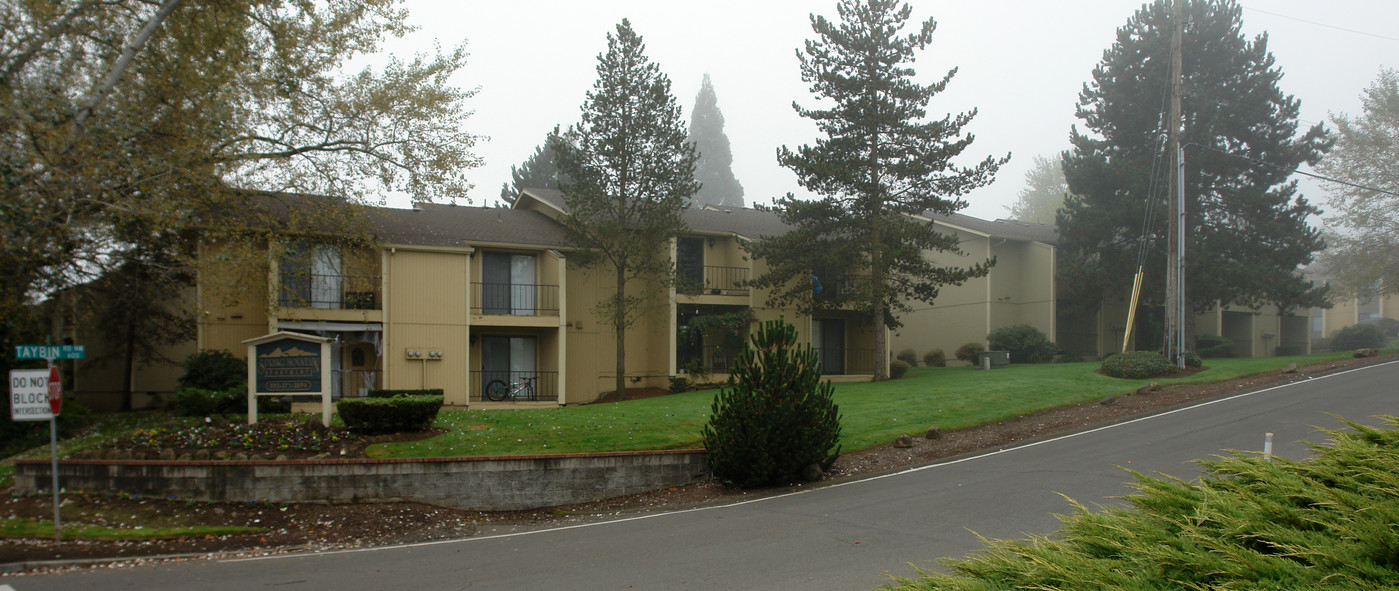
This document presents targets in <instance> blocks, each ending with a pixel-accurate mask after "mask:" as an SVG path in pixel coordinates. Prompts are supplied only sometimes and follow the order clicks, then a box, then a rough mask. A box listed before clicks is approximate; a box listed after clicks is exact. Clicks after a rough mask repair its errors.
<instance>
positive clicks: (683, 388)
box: [670, 376, 690, 394]
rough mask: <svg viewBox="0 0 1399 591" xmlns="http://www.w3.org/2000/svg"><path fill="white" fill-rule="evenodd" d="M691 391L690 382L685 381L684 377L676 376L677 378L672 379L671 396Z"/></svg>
mask: <svg viewBox="0 0 1399 591" xmlns="http://www.w3.org/2000/svg"><path fill="white" fill-rule="evenodd" d="M689 391H690V380H687V379H685V377H684V376H675V377H673V378H670V393H671V394H679V393H681V392H689Z"/></svg>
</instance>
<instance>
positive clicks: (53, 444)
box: [48, 359, 63, 542]
mask: <svg viewBox="0 0 1399 591" xmlns="http://www.w3.org/2000/svg"><path fill="white" fill-rule="evenodd" d="M48 361H49V379H50V380H52V379H53V377H54V376H56V375H57V373H56V372H55V371H54V365H53V360H52V359H50V360H48ZM59 387H60V388H62V386H61V385H60V386H59ZM48 390H49V392H53V384H48ZM50 396H52V394H50ZM50 408H52V403H50ZM49 456H50V457H49V461H50V463H49V468H50V472H51V473H53V541H55V542H61V541H63V534H62V532H63V524H62V522H61V521H60V520H59V513H58V503H59V500H58V413H53V414H50V415H49Z"/></svg>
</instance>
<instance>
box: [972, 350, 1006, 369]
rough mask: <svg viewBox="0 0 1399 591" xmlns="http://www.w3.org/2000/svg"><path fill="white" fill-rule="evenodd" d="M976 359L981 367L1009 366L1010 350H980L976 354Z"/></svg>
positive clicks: (996, 367)
mask: <svg viewBox="0 0 1399 591" xmlns="http://www.w3.org/2000/svg"><path fill="white" fill-rule="evenodd" d="M976 361H977V365H979V366H981V369H999V368H1002V367H1010V351H982V352H980V353H977V354H976Z"/></svg>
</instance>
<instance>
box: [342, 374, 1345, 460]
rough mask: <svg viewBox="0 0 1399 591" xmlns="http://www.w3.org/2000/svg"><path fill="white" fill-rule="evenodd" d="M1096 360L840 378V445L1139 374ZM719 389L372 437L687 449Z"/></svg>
mask: <svg viewBox="0 0 1399 591" xmlns="http://www.w3.org/2000/svg"><path fill="white" fill-rule="evenodd" d="M1346 357H1349V354H1348V353H1330V354H1321V355H1309V356H1297V357H1270V358H1264V359H1210V360H1207V363H1206V366H1208V367H1209V369H1208V370H1206V371H1203V372H1200V373H1198V374H1195V375H1193V376H1190V377H1187V378H1179V379H1162V380H1154V381H1158V382H1160V383H1163V384H1173V383H1201V382H1216V381H1222V380H1228V379H1232V378H1236V377H1240V376H1246V375H1251V374H1256V373H1262V372H1266V371H1271V370H1275V369H1279V368H1282V367H1284V366H1286V365H1287V364H1288V363H1292V362H1296V363H1298V364H1299V365H1303V364H1307V363H1321V362H1325V361H1331V360H1335V359H1343V358H1346ZM1098 365H1099V364H1098V363H1096V362H1086V363H1063V364H1039V365H1012V366H1010V367H1009V368H1007V369H1001V370H995V371H990V372H985V371H979V370H976V369H972V368H967V367H956V368H932V367H919V368H914V369H912V370H910V372H909V374H908V375H906V376H905V377H904V378H902V379H899V380H892V381H888V382H882V383H877V384H876V383H853V384H836V403H837V404H838V405H840V410H841V414H842V415H843V419H842V422H841V425H842V433H843V436H842V438H841V441H842V446H843V448H844V450H845V451H853V450H858V449H863V448H866V447H871V446H875V445H879V444H883V443H888V442H889V441H892V440H893V439H894V438H895V437H898V436H899V435H904V434H908V435H921V434H922V433H923V432H924V431H925V430H927V428H928V427H929V426H931V425H937V426H938V427H941V428H943V429H957V428H962V427H968V426H972V425H979V424H983V423H989V422H995V421H999V420H1003V419H1007V418H1011V417H1015V416H1019V415H1022V414H1026V413H1030V412H1034V411H1037V410H1042V409H1046V408H1053V407H1056V406H1063V405H1067V404H1074V403H1078V402H1084V401H1089V400H1098V399H1100V398H1103V397H1106V396H1109V395H1112V394H1123V393H1127V392H1131V391H1133V390H1135V389H1137V388H1139V387H1141V385H1142V384H1143V383H1144V382H1143V381H1132V380H1119V379H1116V378H1109V377H1105V376H1101V375H1098V374H1096V373H1094V370H1096V369H1097V368H1098ZM717 392H718V390H703V391H699V392H686V393H684V394H675V395H670V396H661V397H657V398H648V399H642V400H634V401H629V402H625V403H622V404H594V405H585V406H577V407H568V408H550V409H528V410H449V411H443V412H442V413H441V414H440V415H439V416H438V419H437V423H436V426H438V427H445V428H448V429H450V430H451V431H450V432H449V433H447V434H444V435H441V436H438V437H434V438H432V439H427V440H423V441H416V442H410V443H395V444H378V445H374V446H372V447H371V448H370V449H369V452H370V455H371V456H373V457H384V458H400V457H440V456H479V455H515V454H540V453H569V452H591V451H626V450H645V449H684V448H697V447H700V437H699V433H700V428H701V427H702V426H703V425H704V423H705V422H706V421H707V420H708V418H709V408H710V403H711V402H712V401H713V399H714V395H715V393H717Z"/></svg>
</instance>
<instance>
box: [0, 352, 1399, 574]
mask: <svg viewBox="0 0 1399 591" xmlns="http://www.w3.org/2000/svg"><path fill="white" fill-rule="evenodd" d="M1396 363H1399V361H1386V362H1384V363H1376V364H1374V365H1367V366H1364V367H1357V368H1355V369H1347V370H1345V371H1338V372H1336V373H1332V374H1326V375H1324V376H1320V377H1317V378H1310V379H1307V380H1303V381H1298V382H1290V383H1287V384H1281V385H1278V386H1272V387H1269V388H1264V389H1262V390H1254V391H1252V392H1244V393H1241V394H1235V395H1233V396H1228V397H1225V398H1219V399H1215V400H1210V401H1207V402H1201V403H1200V404H1193V405H1191V406H1186V407H1182V408H1177V409H1175V410H1168V411H1166V412H1162V413H1157V414H1154V415H1148V416H1144V417H1137V418H1135V419H1131V420H1127V421H1122V422H1120V423H1113V424H1111V425H1104V426H1102V427H1096V428H1093V429H1088V430H1086V431H1077V432H1074V433H1069V434H1068V435H1060V436H1058V437H1052V438H1049V439H1042V440H1039V441H1032V442H1030V443H1025V444H1022V445H1017V446H1015V447H1007V448H1004V449H998V450H996V451H992V452H987V453H984V454H978V455H975V456H968V457H965V458H959V459H956V460H949V461H946V462H939V463H936V464H928V465H926V466H919V467H917V468H909V469H907V470H901V471H899V472H890V473H888V474H881V475H879V476H871V477H869V478H862V479H860V480H851V481H848V482H841V483H839V484H831V485H827V486H819V487H815V488H810V489H806V490H799V491H795V492H790V493H784V494H780V495H773V496H770V497H762V498H758V499H749V500H746V501H737V502H733V503H728V504H724V505H713V506H709V507H696V508H693V509H682V510H680V511H667V512H665V513H652V514H648V515H637V516H635V517H624V518H622V519H612V520H608V521H596V522H592V523H579V524H576V525H565V526H561V527H551V528H546V529H537V530H531V531H522V532H515V533H508V534H494V535H489V536H480V537H472V538H457V539H453V540H435V541H431V542H417V543H413V544H397V545H393V546H375V547H373V548H350V549H346V550H330V551H326V552H315V553H301V554H276V555H270V556H251V557H247V558H227V559H220V560H218V562H251V561H256V560H278V559H287V558H315V557H320V556H332V555H336V554H353V553H358V552H376V551H380V550H398V549H403V548H422V547H426V546H440V545H443V544H461V543H469V542H480V541H486V540H498V539H501V538H514V537H521V536H533V535H539V534H546V533H553V532H560V531H568V530H574V529H583V528H588V527H597V526H602V525H613V524H617V523H627V522H630V521H641V520H643V519H654V518H657V517H665V516H668V515H684V514H686V513H697V512H700V511H711V510H714V509H728V508H730V507H739V506H743V505H751V504H753V503H762V502H766V501H772V500H776V499H783V498H787V497H794V496H797V495H804V494H807V493H812V492H816V491H821V490H827V489H832V488H840V487H844V486H851V485H856V484H863V483H866V482H874V481H876V480H883V479H885V478H893V477H896V476H903V475H905V474H912V473H915V472H922V471H924V470H932V469H935V468H941V467H943V466H952V465H955V464H961V463H965V462H970V461H973V460H979V459H981V458H988V457H991V456H995V455H1000V454H1004V453H1010V452H1014V451H1019V450H1022V449H1029V448H1031V447H1036V446H1040V445H1045V444H1048V443H1054V442H1056V441H1063V440H1065V439H1072V438H1074V437H1080V436H1083V435H1088V434H1090V433H1097V432H1099V431H1107V430H1109V429H1116V428H1118V427H1123V426H1126V425H1131V424H1133V423H1140V422H1142V421H1149V420H1152V419H1156V418H1160V417H1165V416H1170V415H1173V414H1176V413H1181V412H1186V411H1190V410H1195V409H1197V408H1203V407H1206V406H1210V405H1213V404H1220V403H1223V402H1228V401H1230V400H1237V399H1239V398H1247V397H1249V396H1254V395H1257V394H1262V393H1264V392H1271V391H1273V390H1281V389H1283V388H1287V387H1291V386H1297V385H1300V384H1305V383H1309V382H1315V381H1320V380H1325V379H1329V378H1333V377H1337V376H1343V375H1346V374H1348V373H1354V372H1358V371H1365V370H1368V369H1373V368H1377V367H1384V366H1386V365H1394V364H1396ZM0 591H3V590H0Z"/></svg>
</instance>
